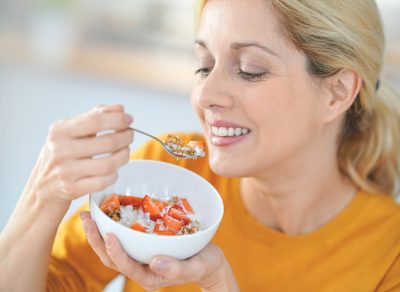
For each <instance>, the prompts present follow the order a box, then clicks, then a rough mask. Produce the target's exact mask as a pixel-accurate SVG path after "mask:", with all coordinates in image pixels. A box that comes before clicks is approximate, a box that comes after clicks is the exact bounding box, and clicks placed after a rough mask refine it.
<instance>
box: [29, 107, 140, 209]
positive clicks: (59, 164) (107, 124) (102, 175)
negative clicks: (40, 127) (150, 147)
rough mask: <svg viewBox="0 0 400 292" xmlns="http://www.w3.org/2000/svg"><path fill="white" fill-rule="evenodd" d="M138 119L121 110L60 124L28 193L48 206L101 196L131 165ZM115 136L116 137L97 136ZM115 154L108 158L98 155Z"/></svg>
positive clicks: (101, 109)
mask: <svg viewBox="0 0 400 292" xmlns="http://www.w3.org/2000/svg"><path fill="white" fill-rule="evenodd" d="M132 121H133V119H132V117H131V116H130V115H128V114H126V113H124V109H123V107H122V106H121V105H114V106H98V107H96V108H95V109H93V110H91V111H89V112H87V113H85V114H82V115H79V116H77V117H74V118H70V119H65V120H61V121H58V122H55V123H54V124H53V125H52V126H51V127H50V130H49V134H48V137H47V141H46V143H45V145H44V147H43V149H42V151H41V153H40V157H39V160H38V162H37V164H36V166H35V168H34V171H33V175H32V176H31V178H30V181H29V182H28V185H27V188H28V189H30V190H29V191H30V192H32V193H34V194H35V196H36V199H38V200H40V201H45V202H46V203H51V202H61V203H68V204H69V203H70V202H71V201H72V200H73V199H76V198H78V197H80V196H82V195H84V194H87V193H90V192H95V191H100V190H102V189H104V188H106V187H107V186H109V185H110V184H112V183H113V182H115V180H116V179H117V170H118V168H119V167H121V166H122V165H123V164H125V163H127V162H128V160H129V144H130V143H132V140H133V132H132V130H130V129H129V125H130V124H131V123H132ZM106 130H113V131H115V132H114V133H111V134H107V135H102V136H96V134H97V133H99V132H101V131H106ZM104 153H110V155H109V156H106V157H103V158H93V156H95V155H99V154H104Z"/></svg>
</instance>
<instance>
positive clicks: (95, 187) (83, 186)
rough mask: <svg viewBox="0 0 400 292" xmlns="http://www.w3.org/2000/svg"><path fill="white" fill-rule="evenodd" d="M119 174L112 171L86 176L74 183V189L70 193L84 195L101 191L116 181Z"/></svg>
mask: <svg viewBox="0 0 400 292" xmlns="http://www.w3.org/2000/svg"><path fill="white" fill-rule="evenodd" d="M117 179H118V174H117V173H116V172H115V173H112V174H110V175H105V176H92V177H84V178H81V179H79V180H78V181H76V182H75V183H74V189H73V190H69V192H70V193H73V194H77V195H84V194H89V193H94V192H100V191H102V190H104V189H105V188H107V187H109V186H110V185H112V184H113V183H115V182H116V181H117Z"/></svg>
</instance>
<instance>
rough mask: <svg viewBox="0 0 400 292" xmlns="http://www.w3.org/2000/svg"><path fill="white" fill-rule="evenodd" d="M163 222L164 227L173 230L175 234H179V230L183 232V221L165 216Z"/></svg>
mask: <svg viewBox="0 0 400 292" xmlns="http://www.w3.org/2000/svg"><path fill="white" fill-rule="evenodd" d="M162 220H163V222H164V226H165V227H166V228H167V229H168V230H172V231H174V232H179V230H181V228H182V226H183V221H180V220H177V219H175V218H174V217H172V216H170V215H168V214H165V215H164V216H163V217H162Z"/></svg>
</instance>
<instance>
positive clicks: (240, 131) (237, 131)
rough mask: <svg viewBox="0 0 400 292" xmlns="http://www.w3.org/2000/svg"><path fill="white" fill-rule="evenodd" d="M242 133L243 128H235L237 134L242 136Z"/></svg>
mask: <svg viewBox="0 0 400 292" xmlns="http://www.w3.org/2000/svg"><path fill="white" fill-rule="evenodd" d="M240 135H242V129H241V128H236V129H235V136H240Z"/></svg>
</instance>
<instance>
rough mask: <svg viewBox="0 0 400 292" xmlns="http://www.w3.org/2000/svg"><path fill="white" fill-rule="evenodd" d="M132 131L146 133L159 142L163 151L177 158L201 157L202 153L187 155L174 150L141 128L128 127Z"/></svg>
mask: <svg viewBox="0 0 400 292" xmlns="http://www.w3.org/2000/svg"><path fill="white" fill-rule="evenodd" d="M130 129H131V130H132V131H135V132H138V133H140V134H143V135H146V136H148V137H150V138H152V139H154V140H156V141H157V142H158V143H160V144H161V146H162V147H163V148H164V150H165V151H167V152H168V153H169V154H170V155H172V156H174V157H175V158H178V159H196V158H198V157H203V156H202V155H200V154H198V153H196V154H195V155H187V154H183V153H178V152H175V151H174V150H173V149H172V148H171V147H170V146H169V145H168V144H166V143H164V142H163V141H162V140H160V139H158V138H157V137H155V136H153V135H150V134H149V133H146V132H143V131H141V130H138V129H135V128H130Z"/></svg>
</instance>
